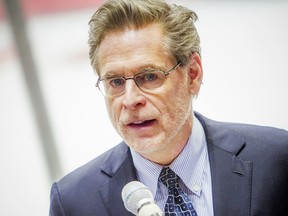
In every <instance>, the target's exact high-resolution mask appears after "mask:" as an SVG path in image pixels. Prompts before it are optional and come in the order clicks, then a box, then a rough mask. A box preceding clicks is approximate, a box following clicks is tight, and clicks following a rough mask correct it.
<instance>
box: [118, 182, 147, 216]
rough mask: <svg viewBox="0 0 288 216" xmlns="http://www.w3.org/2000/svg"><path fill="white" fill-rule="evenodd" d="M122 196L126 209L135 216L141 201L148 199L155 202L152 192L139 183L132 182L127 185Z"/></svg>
mask: <svg viewBox="0 0 288 216" xmlns="http://www.w3.org/2000/svg"><path fill="white" fill-rule="evenodd" d="M121 195H122V200H123V202H124V205H125V208H126V209H127V210H128V211H130V212H132V213H133V214H135V215H137V211H138V207H139V206H138V203H139V201H140V200H143V199H147V198H148V199H151V200H153V195H152V193H151V191H150V190H149V189H148V187H147V186H145V185H144V184H142V183H141V182H139V181H132V182H129V183H128V184H126V185H125V186H124V188H123V189H122V194H121Z"/></svg>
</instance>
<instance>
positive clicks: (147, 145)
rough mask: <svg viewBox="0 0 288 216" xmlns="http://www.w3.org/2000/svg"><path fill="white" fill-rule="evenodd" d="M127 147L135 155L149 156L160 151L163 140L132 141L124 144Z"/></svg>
mask: <svg viewBox="0 0 288 216" xmlns="http://www.w3.org/2000/svg"><path fill="white" fill-rule="evenodd" d="M126 143H127V145H128V146H129V147H130V148H132V149H133V150H134V151H136V152H137V153H139V154H141V155H143V154H145V155H147V154H148V155H149V154H152V153H155V152H158V151H162V150H163V149H164V147H165V141H164V139H160V138H157V137H149V138H141V139H133V141H132V140H130V142H129V141H128V142H126Z"/></svg>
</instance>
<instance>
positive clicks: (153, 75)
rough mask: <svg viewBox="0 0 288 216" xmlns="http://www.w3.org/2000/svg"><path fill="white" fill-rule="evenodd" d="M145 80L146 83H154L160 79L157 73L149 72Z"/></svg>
mask: <svg viewBox="0 0 288 216" xmlns="http://www.w3.org/2000/svg"><path fill="white" fill-rule="evenodd" d="M143 78H144V80H145V81H154V80H156V79H157V78H158V75H157V73H155V72H148V73H145V74H144V77H143Z"/></svg>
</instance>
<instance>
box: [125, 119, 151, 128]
mask: <svg viewBox="0 0 288 216" xmlns="http://www.w3.org/2000/svg"><path fill="white" fill-rule="evenodd" d="M155 121H156V120H155V119H151V120H145V121H135V122H131V123H130V124H128V126H129V127H133V128H142V127H149V126H152V125H153V123H154V122H155Z"/></svg>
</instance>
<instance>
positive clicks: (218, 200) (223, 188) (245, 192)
mask: <svg viewBox="0 0 288 216" xmlns="http://www.w3.org/2000/svg"><path fill="white" fill-rule="evenodd" d="M197 117H198V119H199V120H200V122H201V123H202V125H203V127H204V130H205V134H206V139H207V143H208V155H209V161H210V169H211V179H212V194H213V209H214V216H231V215H233V216H247V215H249V214H250V210H251V209H250V203H251V189H252V186H251V184H252V168H253V167H252V163H251V162H250V161H245V160H243V159H241V158H240V157H239V154H240V153H241V151H243V150H244V149H245V140H244V139H243V137H242V136H240V135H238V134H236V133H235V132H234V131H232V130H231V129H229V128H228V127H226V126H223V124H219V123H216V122H213V121H211V120H208V119H205V118H204V117H202V116H200V115H198V114H197Z"/></svg>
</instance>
